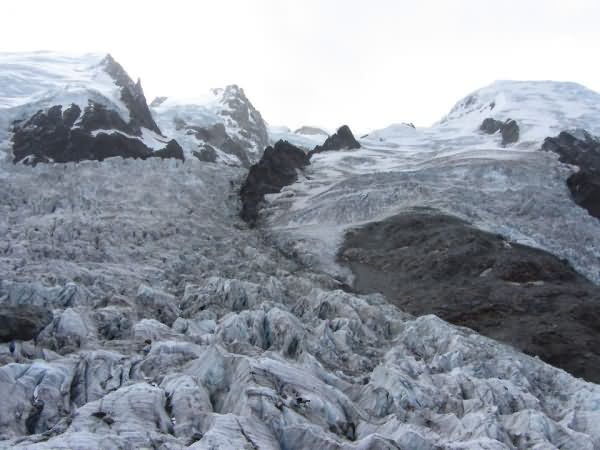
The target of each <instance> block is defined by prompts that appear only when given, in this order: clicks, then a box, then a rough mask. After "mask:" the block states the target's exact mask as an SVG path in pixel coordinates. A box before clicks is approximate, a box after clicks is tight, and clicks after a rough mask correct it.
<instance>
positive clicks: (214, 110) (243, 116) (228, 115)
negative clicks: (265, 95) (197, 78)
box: [151, 85, 269, 166]
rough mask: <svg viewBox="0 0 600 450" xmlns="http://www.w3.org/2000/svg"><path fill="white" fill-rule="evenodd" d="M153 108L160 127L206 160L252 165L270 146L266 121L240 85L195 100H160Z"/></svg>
mask: <svg viewBox="0 0 600 450" xmlns="http://www.w3.org/2000/svg"><path fill="white" fill-rule="evenodd" d="M151 107H152V110H153V112H154V114H155V116H156V118H157V121H158V123H159V124H160V126H161V128H162V129H163V130H164V131H165V132H166V133H167V134H168V135H170V136H174V137H176V138H177V140H178V141H179V142H180V143H181V145H182V146H183V148H184V150H185V152H186V153H187V154H188V155H190V156H192V155H194V156H196V157H198V158H200V159H202V160H203V161H209V162H223V163H226V164H230V165H242V166H249V165H250V164H252V163H254V162H256V161H258V159H259V158H260V155H261V154H262V152H263V151H264V149H265V147H266V146H267V145H268V144H269V137H268V133H267V126H266V123H265V121H264V120H263V118H262V116H261V114H260V112H259V111H258V110H257V109H256V108H255V107H254V105H253V104H252V103H251V102H250V100H249V99H248V97H246V94H245V93H244V90H243V89H242V88H240V87H239V86H237V85H229V86H227V87H225V88H218V89H212V90H210V91H209V92H207V93H206V94H205V95H204V96H201V97H195V98H193V97H192V98H171V97H158V98H156V99H155V100H154V101H153V102H152V103H151Z"/></svg>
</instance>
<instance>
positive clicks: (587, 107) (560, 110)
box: [436, 80, 600, 143]
mask: <svg viewBox="0 0 600 450" xmlns="http://www.w3.org/2000/svg"><path fill="white" fill-rule="evenodd" d="M599 116H600V94H598V93H597V92H594V91H592V90H590V89H588V88H586V87H584V86H582V85H580V84H577V83H572V82H560V81H510V80H498V81H495V82H494V83H492V84H490V85H489V86H485V87H483V88H481V89H478V90H476V91H474V92H472V93H471V94H469V95H467V96H466V97H464V98H463V99H462V100H460V101H459V102H458V103H456V105H455V106H454V107H453V108H452V109H451V110H450V112H449V113H448V115H446V116H445V117H444V118H443V119H442V120H441V121H440V122H438V123H437V124H436V126H442V127H450V128H459V129H465V131H466V132H471V131H473V130H476V129H477V128H478V127H479V126H480V125H481V123H482V122H483V120H484V119H486V118H493V119H495V120H499V121H505V120H507V119H509V118H512V119H514V120H516V121H517V122H518V123H519V126H521V128H522V131H523V135H522V141H526V142H535V143H539V142H541V141H542V140H543V139H544V138H545V137H546V136H551V135H555V134H557V133H558V132H560V131H561V130H564V129H567V128H585V129H587V130H590V131H592V132H593V133H598V132H599V131H600V123H599V122H598V120H597V118H598V117H599Z"/></svg>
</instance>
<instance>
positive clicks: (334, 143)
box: [308, 125, 360, 158]
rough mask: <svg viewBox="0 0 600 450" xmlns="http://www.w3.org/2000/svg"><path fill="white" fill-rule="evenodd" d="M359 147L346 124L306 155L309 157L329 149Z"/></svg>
mask: <svg viewBox="0 0 600 450" xmlns="http://www.w3.org/2000/svg"><path fill="white" fill-rule="evenodd" d="M353 148H360V144H359V143H358V141H357V140H356V139H355V138H354V135H353V134H352V131H350V127H348V125H343V126H341V127H340V128H339V129H338V130H337V131H336V132H335V133H334V134H332V135H331V136H329V137H328V138H327V139H326V140H325V142H324V143H323V145H317V146H316V147H315V148H314V149H313V150H311V151H310V152H309V153H308V155H309V158H310V157H311V156H312V155H314V154H315V153H321V152H326V151H329V150H346V149H353Z"/></svg>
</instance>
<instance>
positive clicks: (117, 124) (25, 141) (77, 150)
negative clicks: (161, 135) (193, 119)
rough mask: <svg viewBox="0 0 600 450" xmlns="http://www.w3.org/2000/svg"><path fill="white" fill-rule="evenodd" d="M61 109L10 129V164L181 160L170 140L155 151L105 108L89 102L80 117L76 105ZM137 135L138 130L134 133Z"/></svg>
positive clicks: (47, 112) (38, 114) (180, 155)
mask: <svg viewBox="0 0 600 450" xmlns="http://www.w3.org/2000/svg"><path fill="white" fill-rule="evenodd" d="M62 108H63V107H62V106H61V105H55V106H52V107H51V108H49V109H47V110H45V111H44V110H42V111H38V112H36V113H35V114H34V115H33V116H32V117H31V118H29V119H28V120H26V121H22V122H16V123H15V124H14V126H13V136H12V144H13V162H15V163H16V162H21V161H23V162H25V163H28V164H33V165H35V164H37V163H40V162H58V163H65V162H71V161H83V160H98V161H102V160H104V159H106V158H110V157H113V156H121V157H123V158H141V159H146V158H150V157H161V158H177V159H183V150H182V149H181V147H180V146H179V144H178V143H177V142H176V141H174V140H171V141H170V142H169V143H168V144H167V145H166V146H165V148H163V149H161V150H158V151H155V150H153V149H151V148H149V147H148V146H146V144H144V142H143V141H142V140H140V139H137V138H136V137H135V136H133V135H132V134H135V132H136V128H134V127H132V125H131V123H126V122H125V121H124V120H123V119H122V118H121V116H120V115H119V114H118V113H117V112H116V111H113V110H110V109H107V108H106V107H105V106H103V105H101V104H98V103H94V102H90V103H89V105H88V106H87V107H86V108H85V110H84V111H83V115H82V114H81V109H80V108H79V107H78V106H77V105H74V104H73V105H71V106H70V107H68V108H67V109H66V110H65V111H64V112H63V111H62ZM137 131H138V132H139V129H137Z"/></svg>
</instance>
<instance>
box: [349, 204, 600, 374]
mask: <svg viewBox="0 0 600 450" xmlns="http://www.w3.org/2000/svg"><path fill="white" fill-rule="evenodd" d="M338 258H339V261H340V262H341V263H342V264H344V265H346V266H348V267H349V268H350V269H351V270H352V272H353V273H354V275H355V281H354V288H355V289H356V290H357V291H358V292H360V293H373V292H380V293H382V294H384V295H385V296H386V297H387V298H388V300H389V301H390V302H392V303H394V304H395V305H397V306H398V307H400V308H402V309H403V310H406V311H408V312H410V313H412V314H416V315H423V314H430V313H432V314H436V315H438V316H439V317H441V318H443V319H444V320H447V321H449V322H451V323H454V324H456V325H461V326H466V327H469V328H472V329H474V330H475V331H478V332H480V333H482V334H484V335H486V336H489V337H491V338H494V339H498V340H500V341H503V342H505V343H508V344H511V345H513V346H514V347H516V348H518V349H519V350H522V351H524V352H526V353H528V354H530V355H538V356H539V357H540V358H542V359H543V360H544V361H546V362H548V363H550V364H552V365H555V366H557V367H560V368H562V369H564V370H566V371H568V372H570V373H572V374H573V375H576V376H579V377H583V378H585V379H587V380H589V381H594V382H598V381H600V350H598V349H600V333H599V332H600V325H599V324H600V292H599V290H598V287H597V286H595V285H594V284H592V283H591V282H590V281H588V280H587V279H586V278H584V277H583V276H581V275H579V274H578V273H577V272H575V271H574V270H573V269H572V268H571V267H570V265H569V264H568V263H567V262H566V261H564V260H559V259H558V258H556V257H555V256H553V255H551V254H549V253H547V252H544V251H542V250H538V249H534V248H531V247H527V246H524V245H519V244H515V243H512V242H508V241H506V240H504V239H503V238H502V237H501V236H499V235H494V234H491V233H487V232H484V231H481V230H479V229H477V228H474V227H472V226H471V225H469V224H468V223H466V222H464V221H462V220H460V219H458V218H456V217H452V216H448V215H444V214H441V213H439V212H437V211H435V210H429V209H417V210H413V211H409V212H404V213H401V214H398V215H396V216H393V217H390V218H388V219H385V220H383V221H381V222H372V223H370V224H367V225H365V226H363V227H362V228H357V229H354V230H352V231H350V232H348V233H347V234H346V236H345V241H344V243H343V245H342V247H341V249H340V251H339V254H338Z"/></svg>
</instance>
